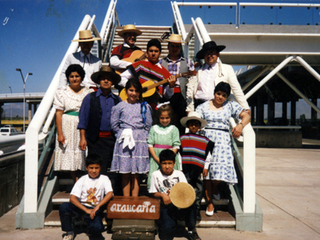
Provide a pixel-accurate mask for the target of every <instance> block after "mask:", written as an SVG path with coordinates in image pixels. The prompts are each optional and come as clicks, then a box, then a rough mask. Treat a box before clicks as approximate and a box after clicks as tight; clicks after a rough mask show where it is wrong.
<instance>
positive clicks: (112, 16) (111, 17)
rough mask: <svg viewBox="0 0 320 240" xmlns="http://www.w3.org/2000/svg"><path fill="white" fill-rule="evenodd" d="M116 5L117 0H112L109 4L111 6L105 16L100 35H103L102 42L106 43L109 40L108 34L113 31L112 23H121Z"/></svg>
mask: <svg viewBox="0 0 320 240" xmlns="http://www.w3.org/2000/svg"><path fill="white" fill-rule="evenodd" d="M116 5H117V0H114V1H113V0H111V1H110V4H109V8H108V11H107V14H106V17H105V18H104V21H103V24H102V27H101V30H100V35H101V44H102V45H104V44H106V42H107V39H108V36H109V34H110V31H111V26H112V23H115V22H116V23H117V25H120V22H119V19H118V17H116V16H117V13H116Z"/></svg>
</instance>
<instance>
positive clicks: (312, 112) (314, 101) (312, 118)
mask: <svg viewBox="0 0 320 240" xmlns="http://www.w3.org/2000/svg"><path fill="white" fill-rule="evenodd" d="M311 101H312V103H313V104H314V105H316V106H317V99H316V98H313V99H312V100H311ZM311 122H312V123H316V122H317V112H316V111H315V110H314V109H313V108H311Z"/></svg>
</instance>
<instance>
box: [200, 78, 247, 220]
mask: <svg viewBox="0 0 320 240" xmlns="http://www.w3.org/2000/svg"><path fill="white" fill-rule="evenodd" d="M229 95H230V85H229V84H228V83H225V82H220V83H219V84H218V85H217V86H216V87H215V89H214V99H212V100H210V101H207V102H204V103H203V104H201V105H199V106H198V107H197V109H196V112H198V113H199V114H200V116H201V118H202V119H205V120H206V121H207V122H208V125H207V126H206V127H205V129H204V131H205V136H206V137H207V138H209V139H210V140H211V141H212V142H214V143H215V145H214V150H213V158H212V160H211V163H210V167H209V174H208V176H207V177H206V180H205V181H204V185H205V194H206V198H207V202H208V207H207V211H206V213H207V215H209V216H211V214H212V215H213V210H214V206H213V203H212V193H213V197H214V198H216V199H219V198H220V194H219V192H218V190H217V185H218V183H219V182H220V181H224V182H227V183H229V184H235V183H237V182H238V179H237V175H236V171H235V168H234V163H233V153H232V147H231V137H230V133H229V127H230V122H229V119H230V118H231V117H237V118H240V119H241V122H240V123H239V124H238V125H237V126H236V127H234V128H233V129H232V131H231V132H232V136H233V137H235V138H237V137H239V136H240V134H241V132H242V129H243V128H244V127H245V126H246V125H247V124H248V123H249V122H250V115H249V114H248V113H247V112H246V111H245V109H244V108H243V107H241V106H240V104H238V103H237V102H233V101H230V102H229V101H226V99H227V97H228V96H229Z"/></svg>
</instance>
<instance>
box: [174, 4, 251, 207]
mask: <svg viewBox="0 0 320 240" xmlns="http://www.w3.org/2000/svg"><path fill="white" fill-rule="evenodd" d="M171 4H172V9H173V11H174V20H175V21H176V22H175V23H176V25H177V29H178V31H179V34H181V35H182V37H183V40H184V41H186V42H187V44H188V43H189V42H190V39H191V35H192V34H195V47H194V49H195V50H194V51H195V52H197V51H198V50H200V48H201V47H202V45H203V44H204V43H206V42H208V41H210V40H211V38H210V36H209V34H208V31H207V30H206V27H205V25H204V24H203V22H202V20H201V18H197V19H196V20H195V21H194V20H193V19H191V21H192V27H191V30H190V32H189V33H188V34H186V33H184V31H185V30H184V27H182V26H184V24H183V21H182V18H181V15H180V12H179V8H178V6H199V5H206V6H236V5H237V4H236V3H199V2H198V3H176V2H174V3H171ZM185 47H187V46H186V45H185ZM231 124H233V125H235V123H234V121H231ZM242 136H243V174H244V175H243V212H244V213H254V212H255V209H256V196H255V187H256V185H255V183H256V181H255V179H256V174H255V160H256V154H255V148H256V140H255V133H254V130H253V128H252V126H251V124H248V125H247V126H246V127H245V128H244V129H243V132H242ZM239 140H240V141H241V140H242V139H241V138H240V139H239Z"/></svg>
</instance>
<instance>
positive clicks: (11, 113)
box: [9, 86, 12, 124]
mask: <svg viewBox="0 0 320 240" xmlns="http://www.w3.org/2000/svg"><path fill="white" fill-rule="evenodd" d="M9 88H10V92H11V95H12V89H11V86H9ZM10 110H11V114H10V120H11V124H12V102H11V103H10Z"/></svg>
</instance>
